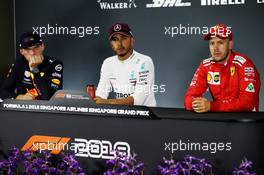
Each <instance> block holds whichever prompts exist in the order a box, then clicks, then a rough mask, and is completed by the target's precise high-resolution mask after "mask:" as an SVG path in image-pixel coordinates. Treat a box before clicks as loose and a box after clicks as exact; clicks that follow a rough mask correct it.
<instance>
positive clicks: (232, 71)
mask: <svg viewBox="0 0 264 175" xmlns="http://www.w3.org/2000/svg"><path fill="white" fill-rule="evenodd" d="M235 70H236V68H235V66H232V67H231V68H230V74H231V76H233V75H234V74H235Z"/></svg>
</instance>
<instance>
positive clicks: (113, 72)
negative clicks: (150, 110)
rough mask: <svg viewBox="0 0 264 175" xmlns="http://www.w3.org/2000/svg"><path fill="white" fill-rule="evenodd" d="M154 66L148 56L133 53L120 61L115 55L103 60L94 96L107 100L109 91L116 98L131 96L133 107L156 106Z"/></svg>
mask: <svg viewBox="0 0 264 175" xmlns="http://www.w3.org/2000/svg"><path fill="white" fill-rule="evenodd" d="M154 79H155V74H154V64H153V62H152V59H151V58H150V57H149V56H146V55H143V54H140V53H138V52H136V51H133V53H132V55H131V56H130V57H129V58H128V59H126V60H124V61H121V60H119V59H118V57H117V55H115V56H112V57H109V58H107V59H105V60H104V62H103V64H102V68H101V75H100V81H99V84H98V87H97V90H96V96H99V97H101V98H104V99H107V98H108V95H109V93H110V92H111V91H113V92H114V93H115V96H116V98H117V99H118V98H126V97H129V96H132V97H133V98H134V105H142V106H156V100H155V95H154V91H153V89H154V87H153V86H154Z"/></svg>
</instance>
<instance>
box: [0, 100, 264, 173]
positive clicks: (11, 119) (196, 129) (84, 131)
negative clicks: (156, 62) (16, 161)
mask: <svg viewBox="0 0 264 175" xmlns="http://www.w3.org/2000/svg"><path fill="white" fill-rule="evenodd" d="M69 104H70V103H69ZM69 104H67V105H69ZM73 104H75V105H76V103H75V102H74V103H73ZM45 105H46V104H45ZM104 107H107V108H109V109H110V108H111V109H120V108H122V110H124V109H127V110H129V109H130V108H129V107H118V106H104ZM133 109H134V110H135V111H136V110H137V109H140V111H142V110H143V109H142V108H140V107H135V108H133ZM146 110H149V111H150V113H151V115H153V116H156V118H155V117H153V118H151V117H143V116H141V117H133V116H123V115H114V114H110V115H108V114H104V115H100V114H97V115H92V114H87V113H75V112H70V113H69V112H38V111H34V110H32V111H33V112H32V111H30V110H25V111H16V110H10V109H7V110H6V109H4V110H0V123H1V127H0V149H1V150H0V151H3V152H4V153H6V152H7V150H8V149H9V148H10V147H11V146H13V145H16V146H18V147H19V148H22V147H23V146H24V144H25V143H26V142H27V141H28V139H29V138H31V137H32V136H35V135H40V136H56V137H67V138H70V142H71V143H74V144H76V143H77V142H78V143H80V142H83V143H86V144H89V146H90V147H92V146H94V147H93V148H98V149H97V150H96V149H95V150H93V151H91V152H89V153H87V154H86V153H84V152H82V150H78V151H77V152H78V154H79V157H78V159H79V160H80V161H81V164H82V165H83V167H84V168H87V169H88V173H89V174H92V175H96V174H102V171H103V170H104V167H103V162H104V160H102V158H103V159H104V158H105V157H107V156H109V155H107V154H106V152H107V150H105V149H106V148H109V149H110V147H112V148H114V147H118V148H119V149H130V150H131V151H133V152H136V153H137V154H138V159H139V160H141V161H142V162H144V164H145V167H146V168H145V175H156V174H158V173H157V165H158V164H159V163H160V162H161V161H162V157H163V156H166V157H167V158H169V157H170V156H171V155H173V157H175V158H176V159H181V158H182V157H183V156H184V155H186V154H188V155H193V156H197V157H202V158H206V159H207V160H208V161H210V162H211V163H213V165H214V166H215V170H216V172H215V174H225V173H227V172H228V174H231V172H232V169H233V168H234V167H235V166H236V167H237V166H238V165H239V163H240V162H241V160H242V159H243V158H244V157H246V158H247V159H248V160H251V161H253V163H254V165H253V168H254V170H255V171H256V172H257V174H260V175H261V174H264V167H263V165H264V160H263V156H264V150H263V148H264V139H263V136H262V135H263V133H264V113H206V114H196V113H193V112H188V111H185V110H184V109H169V108H150V109H147V108H146ZM150 118H151V119H150ZM78 139H79V140H78ZM192 143H193V144H196V145H203V146H205V145H207V146H209V147H207V148H208V149H206V147H203V148H201V147H200V148H199V149H198V146H197V147H191V146H190V145H191V144H192ZM184 144H185V146H184ZM102 145H104V146H102ZM215 145H217V148H216V146H215ZM102 148H104V149H102ZM80 155H81V157H80Z"/></svg>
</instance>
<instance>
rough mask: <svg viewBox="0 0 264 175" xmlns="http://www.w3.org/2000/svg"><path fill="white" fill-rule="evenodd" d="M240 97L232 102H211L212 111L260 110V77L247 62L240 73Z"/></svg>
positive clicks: (254, 68) (252, 65) (251, 64)
mask: <svg viewBox="0 0 264 175" xmlns="http://www.w3.org/2000/svg"><path fill="white" fill-rule="evenodd" d="M238 73H239V87H237V88H238V90H239V96H238V98H236V99H232V100H220V101H213V102H211V111H221V112H242V111H253V110H254V108H255V110H256V111H258V110H259V92H260V85H261V83H260V76H259V73H258V71H257V69H256V67H255V66H254V64H253V63H251V62H246V63H245V64H244V65H243V66H242V67H241V68H240V69H239V71H238Z"/></svg>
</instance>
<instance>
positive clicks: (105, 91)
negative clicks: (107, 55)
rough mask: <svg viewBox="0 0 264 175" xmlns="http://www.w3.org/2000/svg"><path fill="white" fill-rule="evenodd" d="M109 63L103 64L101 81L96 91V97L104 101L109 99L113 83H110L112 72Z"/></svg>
mask: <svg viewBox="0 0 264 175" xmlns="http://www.w3.org/2000/svg"><path fill="white" fill-rule="evenodd" d="M109 66H110V65H109V63H108V64H107V63H106V61H104V62H103V64H102V67H101V73H100V80H99V83H98V86H97V89H96V96H99V97H101V98H103V99H107V98H108V95H109V92H110V91H111V83H110V79H109V78H110V70H109Z"/></svg>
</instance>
